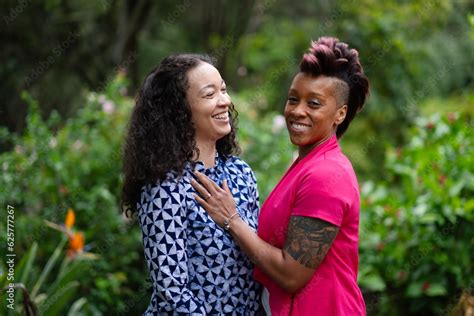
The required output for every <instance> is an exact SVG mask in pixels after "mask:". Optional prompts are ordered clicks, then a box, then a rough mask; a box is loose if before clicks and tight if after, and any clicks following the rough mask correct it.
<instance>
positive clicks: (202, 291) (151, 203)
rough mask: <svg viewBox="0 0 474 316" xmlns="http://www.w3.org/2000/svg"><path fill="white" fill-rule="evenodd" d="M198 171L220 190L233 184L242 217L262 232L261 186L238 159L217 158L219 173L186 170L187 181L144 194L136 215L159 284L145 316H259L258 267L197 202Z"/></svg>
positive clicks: (170, 178)
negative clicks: (195, 178) (259, 225)
mask: <svg viewBox="0 0 474 316" xmlns="http://www.w3.org/2000/svg"><path fill="white" fill-rule="evenodd" d="M193 170H198V171H200V172H202V173H204V174H205V175H207V176H208V177H209V178H211V179H212V180H213V181H214V182H216V183H217V184H218V185H219V186H221V185H222V181H223V180H224V179H226V180H227V184H228V186H229V189H230V190H231V192H232V194H233V196H234V199H235V202H236V204H237V211H238V212H239V215H240V217H241V218H242V219H243V220H244V221H245V222H246V223H247V224H248V225H249V226H250V227H251V228H252V229H254V230H255V231H256V230H257V223H258V215H259V201H258V191H257V182H256V179H255V175H254V174H253V172H252V170H251V169H250V167H249V166H248V165H247V164H246V163H245V162H244V161H242V160H241V159H240V158H238V157H234V156H230V157H228V158H227V159H223V158H221V157H219V156H218V155H216V163H215V166H214V167H212V168H209V169H206V168H204V165H203V163H202V162H199V161H198V162H195V163H187V164H186V166H185V169H184V171H183V174H182V175H178V174H177V173H176V172H169V173H168V175H167V178H166V179H165V180H164V181H161V182H157V183H154V184H148V185H145V186H143V188H142V190H141V196H140V202H139V203H138V204H137V207H138V215H139V216H138V221H139V224H140V227H141V230H142V236H143V246H144V253H145V259H146V261H147V266H148V270H149V274H150V279H151V281H152V283H153V293H152V296H151V300H150V305H149V306H148V308H147V310H146V311H145V313H144V315H257V314H258V311H259V306H260V289H261V288H260V285H259V284H258V283H257V282H256V281H255V280H254V279H253V264H252V263H251V261H250V260H249V258H248V257H247V255H245V254H244V253H243V251H241V250H240V248H239V246H238V245H237V244H236V243H235V242H234V240H233V239H232V236H231V235H230V234H229V233H228V232H226V231H225V230H223V229H222V228H220V227H219V226H218V225H217V224H216V223H215V222H214V221H213V220H212V218H211V217H209V215H208V214H207V212H206V211H205V210H204V209H203V208H202V207H201V206H200V205H199V203H198V202H196V201H195V200H194V197H193V195H192V194H193V193H196V191H195V190H194V188H193V187H192V185H191V179H192V178H193V174H192V172H193Z"/></svg>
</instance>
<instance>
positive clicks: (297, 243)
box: [285, 216, 339, 269]
mask: <svg viewBox="0 0 474 316" xmlns="http://www.w3.org/2000/svg"><path fill="white" fill-rule="evenodd" d="M338 231H339V228H338V227H337V226H334V225H333V224H330V223H328V222H326V221H323V220H321V219H318V218H312V217H303V216H292V217H291V218H290V223H289V225H288V236H287V237H286V242H285V250H286V251H287V252H288V253H289V254H290V255H291V256H292V257H293V259H295V260H296V261H298V262H299V263H301V264H302V265H304V266H305V267H307V268H310V269H315V268H317V267H318V266H319V264H320V263H321V262H322V261H323V259H324V257H325V256H326V254H327V252H328V251H329V248H330V247H331V244H332V242H333V241H334V239H335V238H336V235H337V233H338Z"/></svg>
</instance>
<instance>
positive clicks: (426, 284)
mask: <svg viewBox="0 0 474 316" xmlns="http://www.w3.org/2000/svg"><path fill="white" fill-rule="evenodd" d="M430 285H431V284H430V282H425V283H423V285H422V286H421V290H422V291H423V292H426V291H427V290H428V289H429V288H430Z"/></svg>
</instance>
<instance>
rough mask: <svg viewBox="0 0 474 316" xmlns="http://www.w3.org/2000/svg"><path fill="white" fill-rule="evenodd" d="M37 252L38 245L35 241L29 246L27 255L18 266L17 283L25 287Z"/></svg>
mask: <svg viewBox="0 0 474 316" xmlns="http://www.w3.org/2000/svg"><path fill="white" fill-rule="evenodd" d="M37 250H38V243H37V242H36V241H35V242H34V243H33V245H31V247H30V250H29V251H28V254H27V255H26V256H25V257H24V258H23V259H22V260H21V262H20V265H19V267H18V274H19V275H20V278H19V282H20V283H23V284H25V286H26V282H28V277H29V275H30V270H31V266H32V265H33V261H34V260H35V258H36V252H37ZM23 264H24V265H23Z"/></svg>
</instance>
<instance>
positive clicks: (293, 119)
mask: <svg viewBox="0 0 474 316" xmlns="http://www.w3.org/2000/svg"><path fill="white" fill-rule="evenodd" d="M340 83H341V80H339V79H338V78H334V77H327V76H324V75H320V76H317V77H313V76H311V75H309V74H306V73H302V72H300V73H298V74H297V75H296V76H295V77H294V79H293V82H292V83H291V87H290V91H289V92H288V100H287V102H286V105H285V119H286V126H287V128H288V132H289V134H290V139H291V142H292V143H293V144H295V145H297V146H298V149H299V156H300V158H303V157H304V156H306V155H307V154H308V153H309V152H310V151H311V150H312V149H314V148H315V147H316V146H317V145H319V144H320V143H321V142H323V141H324V140H326V139H327V138H329V137H330V136H331V135H333V134H334V133H335V132H336V129H337V125H339V124H340V123H341V122H342V121H343V120H344V118H345V116H346V112H347V105H345V104H337V95H336V93H338V91H336V85H337V84H339V85H340Z"/></svg>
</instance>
